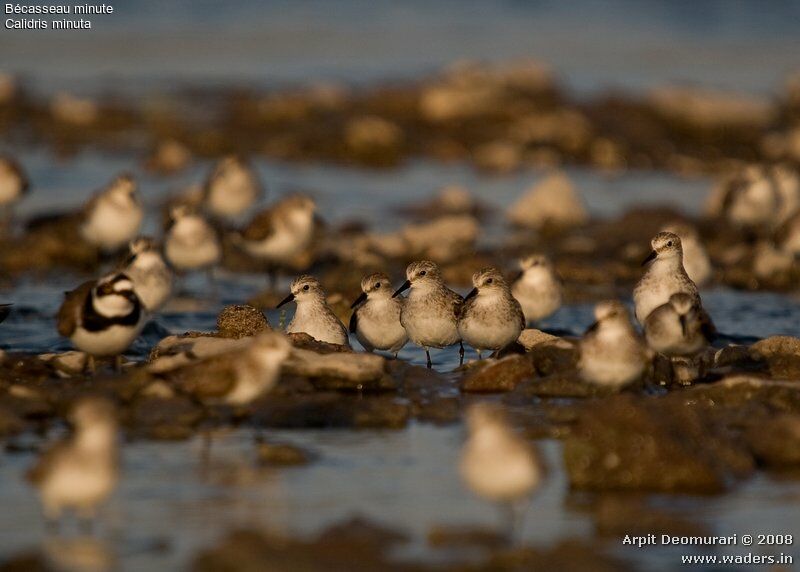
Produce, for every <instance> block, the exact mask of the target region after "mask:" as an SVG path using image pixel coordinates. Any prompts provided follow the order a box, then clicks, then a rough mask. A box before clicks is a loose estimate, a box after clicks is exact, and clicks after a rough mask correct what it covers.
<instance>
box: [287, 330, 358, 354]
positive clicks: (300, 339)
mask: <svg viewBox="0 0 800 572" xmlns="http://www.w3.org/2000/svg"><path fill="white" fill-rule="evenodd" d="M286 336H287V337H288V338H289V341H291V342H292V345H293V346H294V347H295V348H297V349H301V350H308V351H312V352H314V353H317V354H322V355H324V354H331V353H353V349H352V348H349V347H348V346H343V345H339V344H329V343H327V342H320V341H319V340H315V339H314V338H312V337H311V336H309V335H308V334H306V333H305V332H295V333H292V334H286Z"/></svg>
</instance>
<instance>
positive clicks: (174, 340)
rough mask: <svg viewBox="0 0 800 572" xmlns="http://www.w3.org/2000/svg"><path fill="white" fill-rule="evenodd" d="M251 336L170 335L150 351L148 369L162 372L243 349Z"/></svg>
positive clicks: (198, 333)
mask: <svg viewBox="0 0 800 572" xmlns="http://www.w3.org/2000/svg"><path fill="white" fill-rule="evenodd" d="M250 341H251V340H250V338H221V337H219V336H217V335H215V334H204V333H200V332H195V333H190V334H185V335H180V336H168V337H166V338H164V339H163V340H161V341H160V342H159V343H158V344H157V345H156V346H155V347H154V348H153V349H152V350H151V352H150V357H149V361H150V364H149V366H148V371H150V372H152V373H161V372H165V371H169V370H173V369H177V368H179V367H182V366H184V365H188V364H190V363H194V362H197V361H201V360H204V359H208V358H210V357H214V356H218V355H221V354H224V353H228V352H233V351H237V350H240V349H243V348H244V347H245V346H247V344H249V343H250Z"/></svg>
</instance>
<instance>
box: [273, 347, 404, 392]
mask: <svg viewBox="0 0 800 572" xmlns="http://www.w3.org/2000/svg"><path fill="white" fill-rule="evenodd" d="M283 371H284V372H285V373H287V374H290V375H296V376H300V377H305V378H309V379H311V380H312V383H314V385H315V386H316V387H318V388H320V389H336V390H355V391H362V390H393V389H394V388H395V384H394V382H393V381H392V379H391V377H389V375H388V374H387V372H386V360H385V359H384V358H383V357H381V356H379V355H375V354H365V353H354V352H350V353H342V352H338V353H327V354H318V353H316V352H313V351H310V350H304V349H299V348H295V349H294V350H292V353H291V355H290V356H289V358H288V359H287V360H286V361H285V362H284V364H283Z"/></svg>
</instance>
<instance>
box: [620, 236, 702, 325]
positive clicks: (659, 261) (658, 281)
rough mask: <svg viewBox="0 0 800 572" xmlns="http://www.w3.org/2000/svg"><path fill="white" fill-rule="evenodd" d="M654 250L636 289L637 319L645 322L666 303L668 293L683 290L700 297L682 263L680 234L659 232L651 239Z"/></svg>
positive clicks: (695, 297)
mask: <svg viewBox="0 0 800 572" xmlns="http://www.w3.org/2000/svg"><path fill="white" fill-rule="evenodd" d="M650 245H651V246H652V248H653V250H652V252H650V254H649V255H648V256H647V258H645V259H644V261H643V262H642V266H644V265H646V264H650V266H649V267H648V269H647V271H646V272H645V273H644V276H642V278H641V279H640V280H639V282H638V283H637V284H636V287H635V288H634V290H633V302H634V305H635V306H636V319H637V320H639V323H640V324H644V321H645V320H646V319H647V316H649V315H650V312H652V311H653V310H655V309H656V308H658V307H659V306H661V305H662V304H666V303H667V302H668V301H669V297H670V296H672V295H673V294H677V293H678V292H684V293H686V294H688V295H689V296H691V298H692V299H693V300H697V301H699V300H700V294H699V293H698V291H697V286H696V285H695V283H694V282H692V279H691V278H689V275H688V274H686V269H685V268H684V267H683V247H682V245H681V239H680V237H679V236H678V235H677V234H674V233H671V232H659V233H658V234H657V235H655V237H653V240H651V241H650Z"/></svg>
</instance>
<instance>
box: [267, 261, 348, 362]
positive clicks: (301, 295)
mask: <svg viewBox="0 0 800 572" xmlns="http://www.w3.org/2000/svg"><path fill="white" fill-rule="evenodd" d="M292 301H293V302H295V304H296V306H297V308H296V310H295V312H294V317H293V318H292V321H291V322H289V325H288V326H287V327H286V332H287V333H289V334H294V333H299V332H303V333H306V334H308V335H309V336H311V337H312V338H314V339H315V340H317V341H319V342H326V343H329V344H339V345H341V346H349V345H350V342H349V341H348V339H347V328H345V327H344V324H343V323H342V322H341V320H339V318H337V317H336V314H334V312H333V310H331V308H330V306H328V302H327V301H326V300H325V292H323V290H322V285H321V284H320V283H319V281H318V280H317V279H316V278H314V277H313V276H308V275H303V276H300V277H298V278H296V279H295V280H294V282H292V285H291V293H290V294H289V295H288V296H286V298H284V299H283V300H282V301H281V303H280V304H278V305H277V307H278V308H280V307H281V306H283V305H284V304H288V303H289V302H292Z"/></svg>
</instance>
